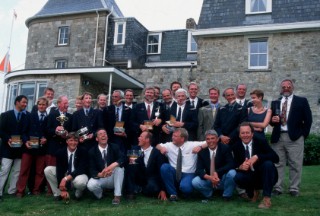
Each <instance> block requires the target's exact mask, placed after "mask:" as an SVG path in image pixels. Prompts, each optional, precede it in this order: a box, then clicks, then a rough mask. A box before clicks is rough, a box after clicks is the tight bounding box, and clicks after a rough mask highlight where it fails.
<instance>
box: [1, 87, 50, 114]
mask: <svg viewBox="0 0 320 216" xmlns="http://www.w3.org/2000/svg"><path fill="white" fill-rule="evenodd" d="M47 86H48V84H47V82H46V81H36V82H34V81H29V82H19V83H14V84H10V85H9V86H8V90H9V91H8V104H7V110H11V109H13V108H14V100H15V98H16V97H17V96H18V95H25V96H26V97H27V98H28V106H27V110H28V111H31V110H32V107H33V105H34V104H35V103H36V101H37V99H38V98H39V97H41V96H42V95H43V90H44V88H46V87H47ZM40 91H41V92H40ZM40 94H41V95H40Z"/></svg>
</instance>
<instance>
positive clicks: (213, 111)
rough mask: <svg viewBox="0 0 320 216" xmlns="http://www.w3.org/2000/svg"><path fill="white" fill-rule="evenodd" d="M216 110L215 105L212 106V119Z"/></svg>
mask: <svg viewBox="0 0 320 216" xmlns="http://www.w3.org/2000/svg"><path fill="white" fill-rule="evenodd" d="M216 111H217V108H216V106H214V107H213V109H212V117H213V119H215V117H216Z"/></svg>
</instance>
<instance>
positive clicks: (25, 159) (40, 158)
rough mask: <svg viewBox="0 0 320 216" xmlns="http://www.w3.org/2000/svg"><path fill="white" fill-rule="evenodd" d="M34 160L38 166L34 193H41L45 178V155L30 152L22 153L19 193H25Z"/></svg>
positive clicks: (36, 167) (18, 184)
mask: <svg viewBox="0 0 320 216" xmlns="http://www.w3.org/2000/svg"><path fill="white" fill-rule="evenodd" d="M33 160H34V161H35V164H36V166H35V177H34V187H33V190H32V193H35V194H38V193H40V186H41V183H42V181H43V180H44V168H45V156H44V155H31V154H28V153H24V154H22V159H21V168H20V174H19V180H18V182H17V193H20V194H24V191H25V189H26V186H27V182H28V178H29V174H30V169H31V166H32V162H33Z"/></svg>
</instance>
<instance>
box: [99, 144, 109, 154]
mask: <svg viewBox="0 0 320 216" xmlns="http://www.w3.org/2000/svg"><path fill="white" fill-rule="evenodd" d="M98 148H99V151H100V152H101V155H102V153H103V150H106V153H108V145H107V146H106V148H101V146H99V145H98Z"/></svg>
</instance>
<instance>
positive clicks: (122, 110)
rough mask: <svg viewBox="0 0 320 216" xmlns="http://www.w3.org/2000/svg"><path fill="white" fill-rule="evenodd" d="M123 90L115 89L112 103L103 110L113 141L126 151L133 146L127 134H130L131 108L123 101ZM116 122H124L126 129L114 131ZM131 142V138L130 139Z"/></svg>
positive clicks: (104, 119)
mask: <svg viewBox="0 0 320 216" xmlns="http://www.w3.org/2000/svg"><path fill="white" fill-rule="evenodd" d="M123 96H124V94H123V92H122V91H121V90H114V91H113V93H112V103H113V104H112V105H110V106H108V107H107V108H106V109H104V110H103V121H104V125H105V128H106V130H107V133H108V138H109V140H110V142H111V143H115V144H117V145H119V148H120V150H121V151H122V152H123V153H125V152H126V150H127V149H130V148H131V145H130V144H129V143H128V140H127V134H128V133H129V134H130V131H131V128H130V124H129V123H130V113H131V109H130V108H128V107H126V106H125V105H124V104H123V103H122V102H121V99H123ZM116 122H123V123H124V125H123V128H124V131H116V132H115V131H114V128H115V126H116ZM130 142H131V140H130Z"/></svg>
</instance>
